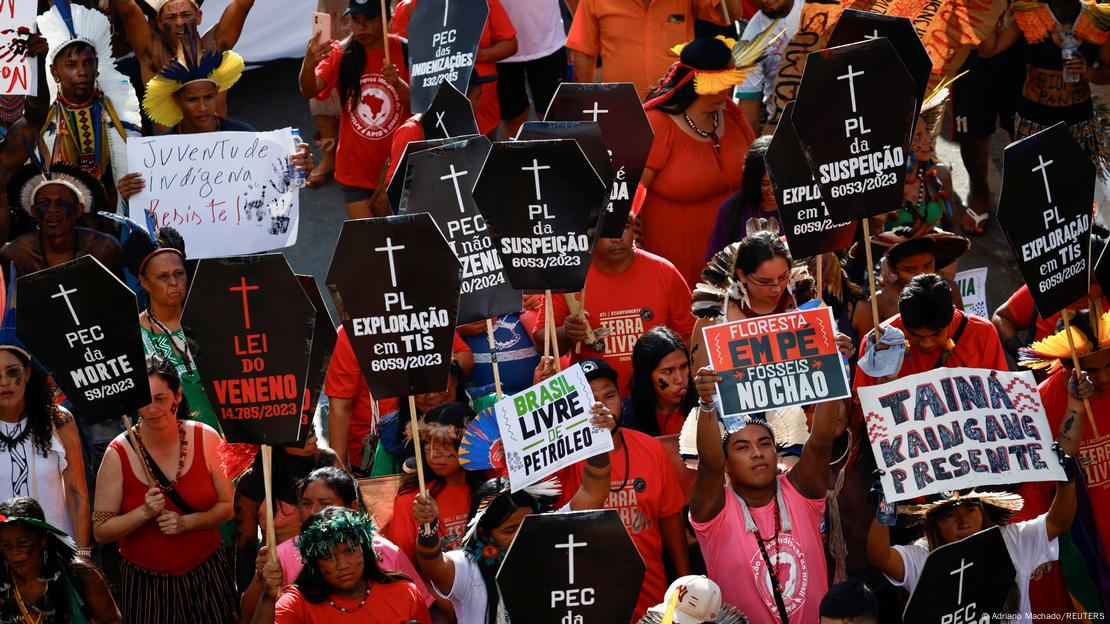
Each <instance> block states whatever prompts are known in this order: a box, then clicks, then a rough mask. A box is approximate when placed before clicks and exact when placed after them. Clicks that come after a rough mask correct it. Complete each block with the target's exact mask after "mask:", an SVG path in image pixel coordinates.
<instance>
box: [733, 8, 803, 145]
mask: <svg viewBox="0 0 1110 624" xmlns="http://www.w3.org/2000/svg"><path fill="white" fill-rule="evenodd" d="M804 4H805V2H802V0H764V1H763V3H762V6H761V7H760V9H759V12H758V13H756V14H755V15H753V16H752V19H751V20H749V21H748V25H747V26H745V27H744V33H743V34H742V35H740V38H741V39H743V40H745V41H750V40H752V39H754V38H755V37H756V36H757V35H758V34H759V33H761V32H763V31H764V30H767V28H769V27H771V26H772V24H773V25H774V31H773V33H772V36H777V38H776V39H775V40H774V42H773V43H772V44H771V45H770V46H768V48H767V55H766V56H765V57H763V60H762V61H760V62H758V63H756V64H755V66H753V67H752V70H751V71H750V72H749V73H748V75H747V77H746V78H745V79H744V82H743V83H742V84H741V85H740V86H739V87H737V88H736V99H737V100H739V104H740V110H741V111H743V113H744V118H745V119H747V120H748V123H749V124H751V126H752V130H754V131H755V133H756V134H757V135H758V134H759V131H760V129H761V128H762V127H763V119H764V116H763V115H764V112H766V113H767V115H768V116H770V115H771V114H772V113H774V112H775V111H774V110H772V107H773V106H774V99H773V98H772V97H771V90H772V88H773V87H774V85H775V78H777V77H778V75H779V66H781V65H782V61H783V58H784V56H785V54H786V46H787V44H789V43H790V40H791V39H792V38H793V37H794V34H795V33H797V32H798V24H799V23H800V22H801V18H802V6H803V5H804ZM779 33H781V34H779ZM765 109H766V110H765Z"/></svg>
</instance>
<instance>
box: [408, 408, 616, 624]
mask: <svg viewBox="0 0 1110 624" xmlns="http://www.w3.org/2000/svg"><path fill="white" fill-rule="evenodd" d="M591 411H592V413H593V417H592V418H591V419H590V424H591V425H592V426H594V427H599V428H605V429H608V430H610V431H612V430H613V429H614V428H615V427H616V420H615V419H614V418H613V415H612V413H611V412H610V411H609V408H607V407H605V406H604V405H602V404H601V403H598V402H595V403H594V404H593V407H592V408H591ZM609 472H610V471H609V454H608V453H605V452H602V453H600V454H599V455H595V456H594V457H591V458H589V459H587V460H586V469H585V471H584V472H583V475H582V485H581V486H580V487H579V488H578V491H577V492H576V493H575V495H574V498H572V499H571V501H570V503H568V504H566V505H564V506H563V508H562V509H559V511H560V512H563V511H582V510H586V509H601V508H602V506H603V505H604V504H605V498H606V497H607V496H608V495H609V476H610V475H609ZM558 498H559V487H558V480H557V479H550V480H547V481H541V482H539V483H537V484H535V485H532V486H529V487H526V488H524V489H522V490H520V491H518V492H516V493H513V492H512V491H511V489H510V487H509V480H508V478H504V477H499V478H496V479H490V480H489V481H486V482H485V483H484V484H482V486H481V487H479V488H478V491H477V492H475V493H474V498H473V500H472V501H471V512H470V522H469V524H468V529H467V532H466V535H465V536H464V537H463V543H462V547H461V548H460V549H459V550H453V551H450V552H446V553H444V552H443V551H441V550H440V540H439V532H438V527H437V523H438V522H439V508H438V507H437V506H436V502H435V499H434V498H432V497H430V496H428V495H426V494H420V495H418V496H417V497H416V500H414V501H413V505H412V515H413V519H414V520H415V521H416V525H417V531H416V535H417V537H416V557H417V564H418V565H419V566H420V571H421V572H422V573H423V574H424V577H425V578H426V579H428V581H430V583H431V587H432V591H433V592H434V593H435V594H437V595H439V596H440V597H442V598H445V599H447V600H450V601H451V606H452V607H454V609H455V617H456V618H457V622H458V624H507V623H508V621H509V620H508V616H507V615H506V614H505V607H504V604H503V603H502V601H501V595H500V592H499V591H498V588H497V582H496V578H495V577H496V575H497V571H498V569H500V567H501V562H502V561H503V560H504V558H505V553H507V552H508V550H509V545H510V544H512V543H513V538H514V537H516V532H517V530H518V529H520V525H521V523H522V522H523V521H524V517H525V516H528V515H531V514H536V513H543V512H545V511H547V510H549V509H550V505H551V502H552V501H555V500H558Z"/></svg>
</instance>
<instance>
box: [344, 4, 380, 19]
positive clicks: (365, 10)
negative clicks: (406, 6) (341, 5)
mask: <svg viewBox="0 0 1110 624" xmlns="http://www.w3.org/2000/svg"><path fill="white" fill-rule="evenodd" d="M355 14H358V15H365V16H366V17H380V16H381V14H382V6H381V2H379V1H378V0H350V2H349V3H348V4H347V10H346V11H343V15H355ZM386 15H387V17H388V13H387V14H386Z"/></svg>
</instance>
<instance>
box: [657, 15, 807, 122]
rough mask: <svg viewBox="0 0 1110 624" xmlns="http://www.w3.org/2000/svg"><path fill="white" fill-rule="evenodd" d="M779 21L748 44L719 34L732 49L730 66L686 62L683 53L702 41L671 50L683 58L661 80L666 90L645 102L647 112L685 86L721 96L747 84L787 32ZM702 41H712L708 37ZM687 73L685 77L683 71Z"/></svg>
mask: <svg viewBox="0 0 1110 624" xmlns="http://www.w3.org/2000/svg"><path fill="white" fill-rule="evenodd" d="M777 25H778V20H776V21H774V22H772V23H771V24H770V25H769V26H767V29H766V30H764V31H762V32H761V33H759V34H758V35H756V36H755V37H753V38H751V39H749V40H747V41H737V40H735V39H730V38H729V37H725V36H722V35H717V37H715V38H714V40H716V41H719V42H721V43H722V44H724V45H725V46H727V47H728V49H729V56H730V57H731V64H730V66H729V67H720V68H709V67H697V66H695V65H694V64H692V62H690V61H683V60H682V52H683V51H684V50H686V48H687V47H688V46H690V45H691V44H693V43H694V42H695V41H698V39H694V40H692V41H687V42H686V43H681V44H679V45H676V46H674V47H673V48H671V52H672V53H674V55H675V56H677V57H679V60H678V62H676V63H675V64H673V65H671V68H670V69H669V70H668V71H667V74H666V75H665V76H663V79H662V80H660V81H659V84H660V85H662V86H664V87H665V88H664V91H663V92H662V93H660V94H659V95H658V96H657V97H654V98H652V99H651V100H648V101H647V102H645V103H644V108H645V109H651V108H655V107H656V106H658V105H660V104H663V103H665V102H666V101H667V100H669V99H670V98H671V97H672V96H673V95H674V93H675V92H676V91H677V90H678V89H679V88H680V87H682V86H683V85H685V84H688V83H689V82H690V81H693V82H694V92H695V93H697V94H698V95H708V94H712V93H721V92H723V91H727V90H728V89H731V88H732V87H735V86H736V85H738V84H741V83H742V82H744V79H745V78H747V76H748V73H749V72H751V70H752V68H753V67H754V66H755V65H756V63H758V62H759V61H761V60H763V57H764V56H766V53H767V48H768V47H769V46H770V45H771V44H772V43H774V42H775V41H776V40H777V39H778V38H779V37H782V36H783V35H784V34H785V32H784V31H783V30H782V29H779V28H776V26H777ZM702 41H712V40H710V39H708V38H706V39H704V40H702ZM681 70H686V73H685V75H683V76H682V77H681V78H680V77H678V76H679V72H680V71H681Z"/></svg>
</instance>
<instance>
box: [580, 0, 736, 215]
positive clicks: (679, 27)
mask: <svg viewBox="0 0 1110 624" xmlns="http://www.w3.org/2000/svg"><path fill="white" fill-rule="evenodd" d="M742 5H743V3H742V2H741V0H650V1H648V2H641V1H640V0H580V1H579V2H578V8H577V9H576V10H575V12H574V21H573V22H572V23H571V26H570V33H569V34H568V35H567V43H566V46H567V48H568V49H570V50H573V51H574V77H575V81H576V82H594V80H595V78H597V57H598V56H600V57H601V58H602V63H603V65H602V67H601V77H600V78H601V82H631V83H632V84H634V85H636V92H637V93H639V94H640V97H644V96H646V95H647V93H648V91H649V90H650V89H651V88H652V87H654V86H655V84H656V83H657V82H658V80H659V77H660V76H662V75H664V74H665V73H667V69H668V68H669V67H670V66H671V63H673V62H674V56H673V55H672V54H671V48H672V47H674V46H676V45H678V44H680V43H682V42H684V41H689V40H690V39H693V37H694V22H695V21H697V20H699V19H700V20H704V21H707V22H711V23H713V24H718V25H721V26H724V25H728V24H730V23H731V22H732V21H733V19H738V18H739V17H740V15H741V13H742V12H743V6H742ZM745 125H746V123H745ZM749 129H750V128H749ZM718 203H720V202H718Z"/></svg>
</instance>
